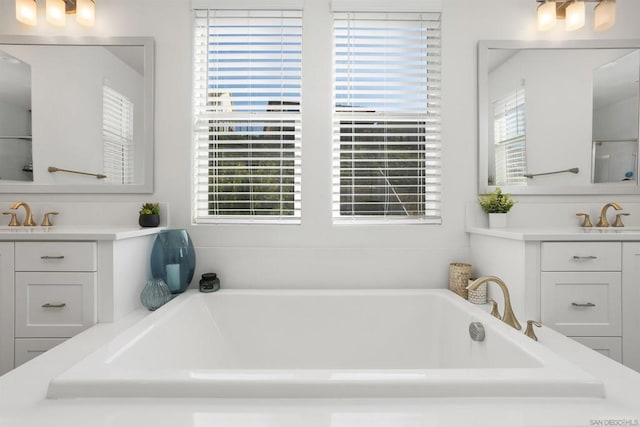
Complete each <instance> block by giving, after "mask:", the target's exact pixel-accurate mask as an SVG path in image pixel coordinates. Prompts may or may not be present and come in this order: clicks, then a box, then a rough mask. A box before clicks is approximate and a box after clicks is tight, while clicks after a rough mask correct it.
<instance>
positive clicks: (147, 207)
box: [140, 203, 160, 215]
mask: <svg viewBox="0 0 640 427" xmlns="http://www.w3.org/2000/svg"><path fill="white" fill-rule="evenodd" d="M159 213H160V205H159V204H158V203H144V204H143V205H142V207H141V208H140V215H158V214H159Z"/></svg>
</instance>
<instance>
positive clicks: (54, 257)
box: [40, 255, 64, 259]
mask: <svg viewBox="0 0 640 427" xmlns="http://www.w3.org/2000/svg"><path fill="white" fill-rule="evenodd" d="M40 259H64V255H58V256H51V255H42V256H41V257H40Z"/></svg>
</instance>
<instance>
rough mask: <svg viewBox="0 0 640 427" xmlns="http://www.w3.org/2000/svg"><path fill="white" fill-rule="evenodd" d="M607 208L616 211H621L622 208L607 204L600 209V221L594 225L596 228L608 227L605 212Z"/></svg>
mask: <svg viewBox="0 0 640 427" xmlns="http://www.w3.org/2000/svg"><path fill="white" fill-rule="evenodd" d="M609 208H613V209H615V210H617V211H619V210H622V206H620V205H619V204H617V203H616V202H611V203H607V204H606V205H604V206H603V207H602V211H600V220H599V221H598V223H597V224H596V227H608V226H609V221H607V210H609Z"/></svg>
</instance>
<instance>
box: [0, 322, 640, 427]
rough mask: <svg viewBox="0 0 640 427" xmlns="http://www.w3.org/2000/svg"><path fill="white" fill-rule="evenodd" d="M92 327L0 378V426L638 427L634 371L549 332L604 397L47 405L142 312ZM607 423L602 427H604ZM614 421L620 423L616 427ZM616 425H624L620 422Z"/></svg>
mask: <svg viewBox="0 0 640 427" xmlns="http://www.w3.org/2000/svg"><path fill="white" fill-rule="evenodd" d="M147 313H148V312H146V311H142V310H140V311H136V312H134V313H131V314H130V315H128V316H126V317H125V318H123V319H122V320H120V321H118V322H116V323H111V324H108V323H104V324H99V325H96V326H94V327H92V328H90V329H89V330H87V331H85V332H83V333H81V334H79V335H77V336H75V337H74V338H71V339H70V340H69V341H67V342H65V343H63V344H61V345H59V346H58V347H55V348H54V349H52V350H50V351H48V352H47V353H44V354H43V355H41V356H39V357H37V358H35V359H34V360H32V361H30V362H28V363H26V364H25V365H23V366H21V367H19V368H18V369H15V370H13V371H11V372H9V373H8V374H6V375H4V376H2V377H0V426H11V427H36V426H38V427H40V426H47V427H51V426H61V427H62V426H64V427H74V426H78V427H80V426H81V427H86V426H92V427H100V426H104V427H107V426H110V427H112V426H118V427H134V426H135V427H144V426H153V427H169V426H171V427H188V426H193V427H202V426H207V427H208V426H216V427H218V426H223V427H227V426H229V427H230V426H251V427H275V426H283V427H284V426H286V427H290V426H296V427H297V426H314V427H358V426H363V427H364V426H366V427H378V426H380V427H382V426H385V427H386V426H392V427H402V426H412V427H415V426H430V425H434V426H444V427H446V426H455V427H460V426H466V425H469V426H470V425H473V426H492V427H496V426H498V427H499V426H504V427H518V426H593V425H630V426H633V425H640V397H638V390H640V374H638V373H636V372H635V371H632V370H630V369H628V368H626V367H624V366H622V365H619V364H617V363H616V362H613V361H611V360H609V359H607V358H606V357H604V356H602V355H600V354H599V353H597V352H594V351H592V350H588V349H587V348H586V347H583V346H582V345H580V344H578V343H576V342H575V341H572V340H570V339H568V338H566V337H564V336H561V335H560V334H558V333H556V332H554V331H552V330H550V329H548V328H544V327H543V328H541V329H537V330H536V333H537V334H538V337H539V343H541V344H542V345H547V346H549V347H551V348H553V349H554V350H555V351H556V352H557V353H559V354H561V355H563V356H564V357H566V358H569V359H570V360H572V361H573V362H575V363H576V364H577V365H579V366H581V367H582V368H583V369H585V370H587V371H589V372H590V373H592V374H593V375H595V376H597V377H599V378H603V380H604V382H605V387H606V393H607V397H606V398H605V399H598V398H588V399H584V398H459V399H457V398H435V399H426V398H425V399H417V398H416V399H262V400H258V399H254V400H249V399H244V400H243V399H236V400H233V399H173V398H144V399H143V398H140V399H124V398H115V399H103V398H101V399H97V398H96V399H59V400H54V399H46V398H45V394H46V391H47V386H48V383H49V380H50V379H51V378H53V377H54V376H56V375H57V374H59V373H60V372H62V371H64V370H66V369H67V368H68V367H69V366H71V365H73V364H74V363H75V362H76V361H77V360H79V359H81V358H83V357H84V356H85V355H87V354H89V353H90V352H92V351H93V350H94V349H96V348H98V347H99V346H101V345H102V344H103V343H105V342H107V341H108V340H109V339H111V338H112V337H114V336H115V335H117V334H118V333H119V332H121V331H123V330H124V329H126V328H127V327H129V326H130V325H132V324H133V323H135V322H136V321H138V320H140V319H141V318H143V317H144V316H145V315H147ZM606 422H609V424H605V423H606ZM613 422H615V423H617V424H613ZM621 422H622V424H620V423H621Z"/></svg>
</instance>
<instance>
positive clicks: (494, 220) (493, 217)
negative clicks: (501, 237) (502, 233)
mask: <svg viewBox="0 0 640 427" xmlns="http://www.w3.org/2000/svg"><path fill="white" fill-rule="evenodd" d="M506 226H507V214H506V213H490V214H489V228H505V227H506Z"/></svg>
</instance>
